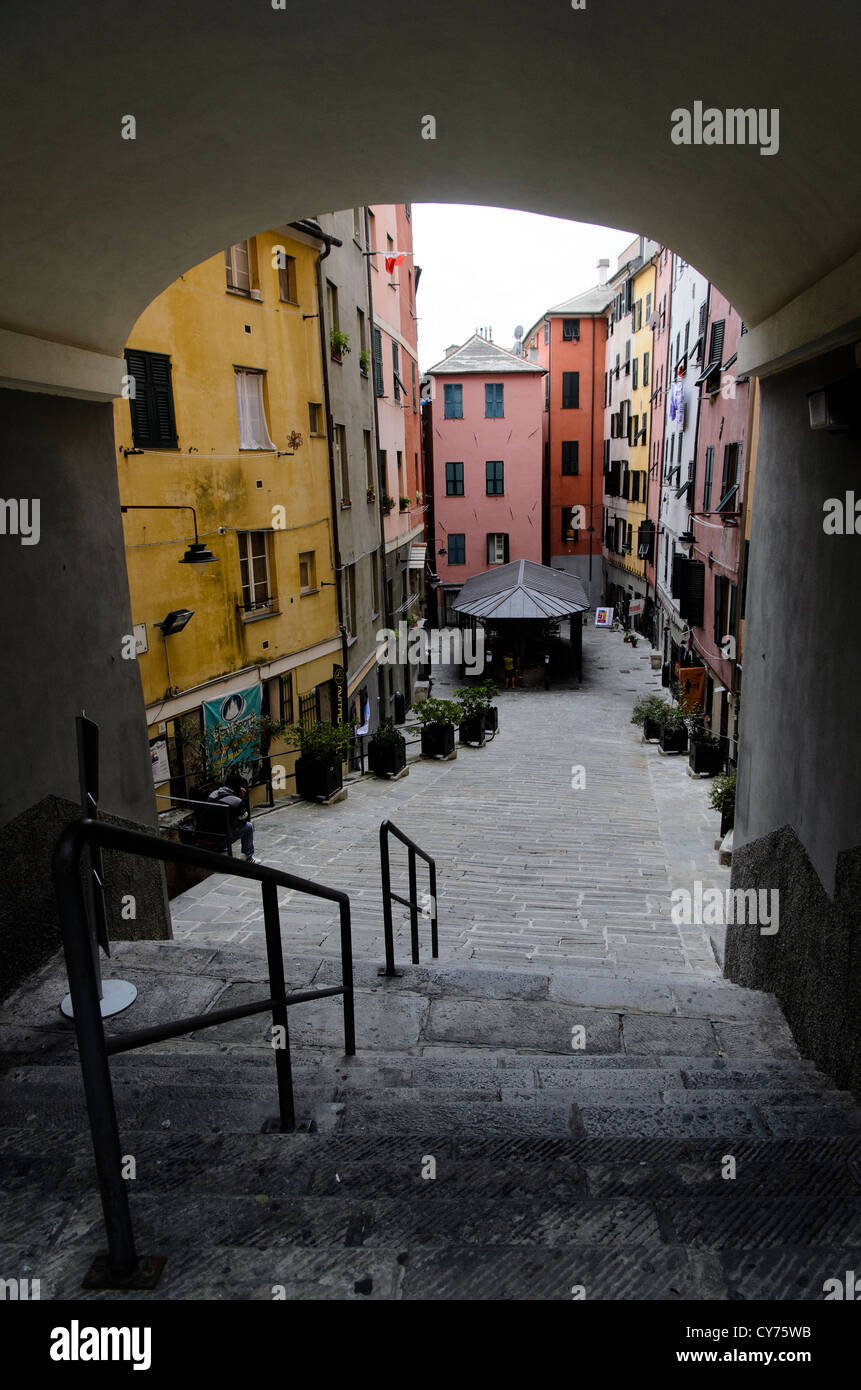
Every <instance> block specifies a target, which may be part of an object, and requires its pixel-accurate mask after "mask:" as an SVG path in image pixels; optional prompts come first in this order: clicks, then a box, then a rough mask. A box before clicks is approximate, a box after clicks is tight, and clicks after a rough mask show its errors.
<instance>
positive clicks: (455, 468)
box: [445, 463, 463, 497]
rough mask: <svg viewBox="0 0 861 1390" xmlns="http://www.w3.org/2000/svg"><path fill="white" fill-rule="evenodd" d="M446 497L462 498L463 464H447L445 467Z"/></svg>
mask: <svg viewBox="0 0 861 1390" xmlns="http://www.w3.org/2000/svg"><path fill="white" fill-rule="evenodd" d="M445 495H446V497H463V464H462V463H447V464H446V466H445Z"/></svg>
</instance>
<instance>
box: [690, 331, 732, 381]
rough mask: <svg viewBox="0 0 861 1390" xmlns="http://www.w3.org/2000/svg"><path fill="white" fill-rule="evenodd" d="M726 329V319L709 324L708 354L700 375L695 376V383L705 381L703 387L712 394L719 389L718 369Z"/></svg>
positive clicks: (721, 357)
mask: <svg viewBox="0 0 861 1390" xmlns="http://www.w3.org/2000/svg"><path fill="white" fill-rule="evenodd" d="M725 329H726V320H725V319H718V320H717V321H716V322H715V323H713V324H712V326H711V331H710V333H709V355H708V361H707V362H706V365H705V369H704V371H703V372H702V375H701V376H699V377H698V378H697V384H699V383H700V382H705V389H706V392H707V393H708V394H709V395H714V393H715V392H716V391H719V390H720V369H721V363H722V362H723V340H724V331H725Z"/></svg>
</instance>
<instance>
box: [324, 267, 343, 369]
mask: <svg viewBox="0 0 861 1390" xmlns="http://www.w3.org/2000/svg"><path fill="white" fill-rule="evenodd" d="M326 310H327V314H326V317H327V318H328V320H329V332H330V334H331V333H340V331H341V320H340V319H339V318H338V287H337V285H333V284H332V281H331V280H327V281H326ZM332 357H333V359H334V360H335V361H336V362H340V361H341V359H342V354H341V352H340V349H338V350H336V349H335V348H332Z"/></svg>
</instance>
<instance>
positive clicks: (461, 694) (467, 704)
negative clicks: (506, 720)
mask: <svg viewBox="0 0 861 1390" xmlns="http://www.w3.org/2000/svg"><path fill="white" fill-rule="evenodd" d="M454 693H455V695H456V696H457V699H458V702H459V704H460V707H461V716H460V721H459V722H460V741H461V743H482V742H483V741H484V737H485V734H487V733H490V734H495V733H497V732H498V730H499V711H498V709H497V708H496V706H495V705H494V704H493V698H494V696H495V695H496V694H497V689H496V686H495V685H494V683H493V681H484V682H483V683H482V684H481V685H471V686H465V687H463V688H462V689H460V690H456V691H455V692H454Z"/></svg>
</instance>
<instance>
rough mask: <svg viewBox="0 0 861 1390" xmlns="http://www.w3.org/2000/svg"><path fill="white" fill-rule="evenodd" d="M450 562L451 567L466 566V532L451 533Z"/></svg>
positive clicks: (449, 545)
mask: <svg viewBox="0 0 861 1390" xmlns="http://www.w3.org/2000/svg"><path fill="white" fill-rule="evenodd" d="M448 562H449V564H450V565H465V564H466V533H465V532H464V531H449V535H448Z"/></svg>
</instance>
